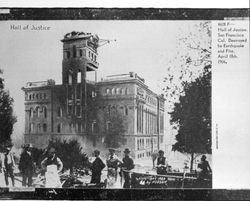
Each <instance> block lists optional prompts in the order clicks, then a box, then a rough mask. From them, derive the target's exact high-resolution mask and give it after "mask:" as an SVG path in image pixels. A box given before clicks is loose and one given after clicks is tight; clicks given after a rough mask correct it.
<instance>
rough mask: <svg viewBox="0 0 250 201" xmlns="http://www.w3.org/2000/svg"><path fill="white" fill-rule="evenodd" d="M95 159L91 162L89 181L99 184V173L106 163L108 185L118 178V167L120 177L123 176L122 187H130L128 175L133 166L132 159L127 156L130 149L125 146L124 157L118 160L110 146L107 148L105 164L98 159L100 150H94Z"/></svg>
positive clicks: (113, 183) (111, 184) (112, 184)
mask: <svg viewBox="0 0 250 201" xmlns="http://www.w3.org/2000/svg"><path fill="white" fill-rule="evenodd" d="M94 154H95V157H96V158H95V160H94V162H93V163H92V166H91V170H92V177H91V183H96V184H99V183H100V182H101V174H102V170H103V169H104V168H105V167H106V165H107V179H108V184H109V185H110V186H114V185H115V183H116V182H117V178H118V169H120V172H119V174H120V176H121V178H124V184H123V187H124V188H130V187H131V177H130V170H132V169H133V168H134V161H133V159H132V158H131V157H130V156H129V154H130V150H129V149H128V148H126V149H125V150H124V158H123V159H122V160H120V159H119V158H118V156H117V155H116V154H115V149H113V148H110V149H109V155H108V158H107V160H106V165H105V164H104V162H103V161H102V160H101V159H100V157H99V156H100V151H98V150H95V151H94Z"/></svg>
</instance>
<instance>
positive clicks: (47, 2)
mask: <svg viewBox="0 0 250 201" xmlns="http://www.w3.org/2000/svg"><path fill="white" fill-rule="evenodd" d="M0 7H20V8H21V7H22V8H24V7H34V8H37V7H47V8H53V7H58V8H60V7H71V8H72V7H95V8H99V7H103V8H115V7H116V8H138V7H141V8H249V0H71V1H69V0H35V1H34V0H1V2H0Z"/></svg>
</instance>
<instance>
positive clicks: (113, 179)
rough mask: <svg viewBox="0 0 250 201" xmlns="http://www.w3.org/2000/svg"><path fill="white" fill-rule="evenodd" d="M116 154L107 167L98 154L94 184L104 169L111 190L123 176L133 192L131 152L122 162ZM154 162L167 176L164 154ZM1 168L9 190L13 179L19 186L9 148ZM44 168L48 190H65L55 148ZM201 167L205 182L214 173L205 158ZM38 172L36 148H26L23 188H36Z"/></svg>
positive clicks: (21, 166)
mask: <svg viewBox="0 0 250 201" xmlns="http://www.w3.org/2000/svg"><path fill="white" fill-rule="evenodd" d="M115 152H116V150H115V149H113V148H109V154H108V157H107V160H106V161H105V162H106V163H104V161H103V160H102V159H101V158H100V151H99V150H95V151H94V156H95V159H94V161H93V162H91V163H90V170H91V173H92V174H91V180H90V183H92V184H97V185H98V184H100V183H101V175H102V172H103V169H104V168H105V167H107V182H108V186H114V185H115V183H117V179H118V175H119V178H120V179H121V183H123V188H131V172H132V170H133V169H134V167H135V165H134V161H133V159H132V158H131V157H130V150H129V149H128V148H126V149H125V150H124V157H123V158H122V160H121V159H119V157H118V156H117V155H116V153H115ZM152 160H153V169H154V168H156V173H157V174H159V175H166V174H167V170H168V169H167V167H168V165H167V161H166V157H165V156H164V151H162V150H160V151H159V152H158V153H157V152H154V153H153V154H152ZM155 161H156V165H155ZM0 164H1V168H0V170H1V172H3V173H4V178H5V184H6V186H9V178H10V179H11V182H12V186H15V177H14V169H15V167H16V164H15V160H14V156H13V153H12V152H11V146H6V147H5V149H4V152H3V154H1V158H0ZM41 167H42V169H43V170H44V171H45V187H47V188H60V187H62V183H61V181H60V176H59V174H60V172H61V171H62V170H63V162H62V161H61V159H60V158H59V157H58V156H57V154H56V150H55V148H54V147H50V148H49V149H48V150H47V154H46V157H45V158H44V159H43V160H42V161H41ZM198 167H199V168H200V169H201V172H200V174H199V177H198V180H201V181H202V180H204V179H205V178H206V177H207V175H208V174H209V173H210V172H211V171H212V170H211V167H210V165H209V163H208V161H207V160H206V156H205V155H203V156H202V157H201V163H200V164H199V165H198ZM35 168H36V167H35V163H34V158H33V154H32V145H31V144H26V145H24V146H23V152H22V154H21V156H20V161H19V164H18V169H19V171H20V173H21V175H22V186H23V187H31V186H32V182H33V176H34V173H35ZM122 179H124V181H122Z"/></svg>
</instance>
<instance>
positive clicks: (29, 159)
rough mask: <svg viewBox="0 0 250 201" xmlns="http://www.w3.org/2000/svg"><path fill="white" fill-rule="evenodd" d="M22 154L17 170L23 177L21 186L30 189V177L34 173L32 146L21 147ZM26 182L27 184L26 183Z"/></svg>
mask: <svg viewBox="0 0 250 201" xmlns="http://www.w3.org/2000/svg"><path fill="white" fill-rule="evenodd" d="M23 149H24V150H23V152H22V154H21V157H20V162H19V170H20V172H21V174H22V176H23V180H22V186H24V187H25V186H27V185H28V187H31V186H32V176H33V174H34V171H35V164H34V161H33V156H32V153H31V151H32V145H31V144H26V145H24V147H23ZM27 180H28V182H27Z"/></svg>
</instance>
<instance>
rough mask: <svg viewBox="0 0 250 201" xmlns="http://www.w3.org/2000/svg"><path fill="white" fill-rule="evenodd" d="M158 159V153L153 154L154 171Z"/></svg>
mask: <svg viewBox="0 0 250 201" xmlns="http://www.w3.org/2000/svg"><path fill="white" fill-rule="evenodd" d="M157 157H158V153H157V151H154V152H152V154H151V158H152V162H153V169H155V161H156V159H157Z"/></svg>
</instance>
